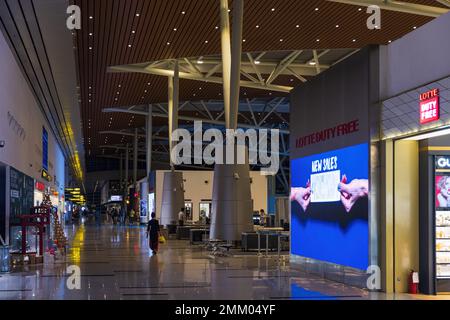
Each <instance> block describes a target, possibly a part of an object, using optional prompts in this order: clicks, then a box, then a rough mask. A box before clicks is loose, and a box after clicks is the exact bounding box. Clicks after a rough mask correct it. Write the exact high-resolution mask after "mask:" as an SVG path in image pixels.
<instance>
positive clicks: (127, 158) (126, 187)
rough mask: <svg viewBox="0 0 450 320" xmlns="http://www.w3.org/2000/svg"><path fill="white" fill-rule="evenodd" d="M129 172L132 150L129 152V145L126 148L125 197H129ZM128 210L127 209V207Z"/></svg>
mask: <svg viewBox="0 0 450 320" xmlns="http://www.w3.org/2000/svg"><path fill="white" fill-rule="evenodd" d="M129 171H130V150H129V146H128V143H127V145H126V147H125V179H124V180H125V181H124V186H123V191H124V196H125V197H126V196H128V177H129ZM125 197H124V201H125ZM125 208H127V207H125Z"/></svg>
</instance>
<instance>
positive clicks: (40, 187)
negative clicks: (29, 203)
mask: <svg viewBox="0 0 450 320" xmlns="http://www.w3.org/2000/svg"><path fill="white" fill-rule="evenodd" d="M36 190H38V191H41V192H44V191H45V184H43V183H41V182H36Z"/></svg>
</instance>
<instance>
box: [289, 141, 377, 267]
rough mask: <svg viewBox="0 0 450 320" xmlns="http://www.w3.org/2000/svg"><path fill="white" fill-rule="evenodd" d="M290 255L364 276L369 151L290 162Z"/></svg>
mask: <svg viewBox="0 0 450 320" xmlns="http://www.w3.org/2000/svg"><path fill="white" fill-rule="evenodd" d="M291 172H292V190H291V201H292V202H291V204H292V206H291V216H292V253H293V254H295V255H299V256H303V257H308V258H312V259H316V260H321V261H326V262H330V263H335V264H339V265H343V266H348V267H353V268H357V269H360V270H366V269H367V267H368V260H369V227H368V208H369V205H368V196H369V179H368V177H369V145H368V144H361V145H356V146H352V147H348V148H344V149H340V150H335V151H330V152H326V153H322V154H318V155H314V156H308V157H305V158H300V159H296V160H293V161H292V162H291Z"/></svg>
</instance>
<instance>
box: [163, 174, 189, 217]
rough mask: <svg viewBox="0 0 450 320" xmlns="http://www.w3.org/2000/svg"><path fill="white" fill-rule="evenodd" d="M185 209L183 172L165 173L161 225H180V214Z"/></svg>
mask: <svg viewBox="0 0 450 320" xmlns="http://www.w3.org/2000/svg"><path fill="white" fill-rule="evenodd" d="M181 208H184V187H183V174H182V173H181V172H174V171H170V172H166V173H164V182H163V190H162V203H161V224H162V225H163V226H167V225H168V224H177V223H178V213H179V212H180V209H181Z"/></svg>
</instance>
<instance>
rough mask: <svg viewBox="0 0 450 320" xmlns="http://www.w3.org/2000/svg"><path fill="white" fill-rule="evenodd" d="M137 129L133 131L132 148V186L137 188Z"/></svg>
mask: <svg viewBox="0 0 450 320" xmlns="http://www.w3.org/2000/svg"><path fill="white" fill-rule="evenodd" d="M138 139H139V136H138V129H137V128H136V129H135V130H134V146H133V185H134V188H135V189H136V187H137V171H138Z"/></svg>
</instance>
